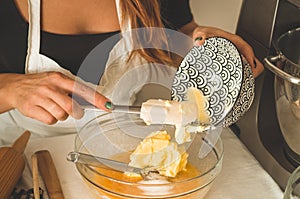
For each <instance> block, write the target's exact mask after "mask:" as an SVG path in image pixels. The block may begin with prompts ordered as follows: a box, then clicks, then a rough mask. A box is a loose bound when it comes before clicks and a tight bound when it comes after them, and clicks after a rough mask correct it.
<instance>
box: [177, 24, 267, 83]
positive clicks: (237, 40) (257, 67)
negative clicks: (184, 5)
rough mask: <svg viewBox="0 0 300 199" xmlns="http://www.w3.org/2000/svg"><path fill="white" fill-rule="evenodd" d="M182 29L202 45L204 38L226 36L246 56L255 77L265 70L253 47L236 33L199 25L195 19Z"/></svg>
mask: <svg viewBox="0 0 300 199" xmlns="http://www.w3.org/2000/svg"><path fill="white" fill-rule="evenodd" d="M181 31H182V32H183V33H185V34H188V35H190V36H191V37H192V38H193V39H194V41H195V45H202V44H203V43H204V40H205V39H207V38H210V37H216V36H217V37H224V38H226V39H228V40H230V41H231V42H232V43H234V44H235V45H236V47H237V48H238V50H239V52H240V53H241V54H242V55H243V56H244V57H245V58H246V60H247V61H248V63H249V64H250V65H251V68H252V71H253V75H254V77H257V76H259V75H260V74H261V73H262V72H263V70H264V66H263V64H262V63H261V62H260V61H259V60H258V59H257V58H256V57H255V54H254V51H253V49H252V47H251V46H250V45H249V44H248V43H247V42H246V41H245V40H243V39H242V38H241V37H240V36H238V35H236V34H232V33H229V32H226V31H224V30H221V29H218V28H214V27H206V26H199V25H198V24H197V23H195V22H194V21H192V22H190V23H188V24H186V25H185V26H184V27H182V28H181Z"/></svg>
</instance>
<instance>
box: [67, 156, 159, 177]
mask: <svg viewBox="0 0 300 199" xmlns="http://www.w3.org/2000/svg"><path fill="white" fill-rule="evenodd" d="M67 160H68V161H70V162H74V163H82V164H88V165H91V166H95V167H100V168H110V169H113V170H116V171H120V172H122V173H125V172H131V173H132V172H133V173H137V174H140V175H141V176H142V177H145V176H146V175H148V174H149V172H151V171H155V169H154V168H144V169H140V168H136V167H132V166H129V165H128V164H127V163H125V162H120V161H117V160H112V159H108V158H103V157H99V156H93V155H90V154H86V153H81V152H75V151H73V152H70V153H69V154H68V156H67Z"/></svg>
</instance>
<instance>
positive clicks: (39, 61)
mask: <svg viewBox="0 0 300 199" xmlns="http://www.w3.org/2000/svg"><path fill="white" fill-rule="evenodd" d="M28 3H29V10H28V11H29V32H28V49H27V57H26V63H25V73H27V74H28V73H40V72H46V71H59V72H61V73H63V74H65V75H67V76H69V77H71V78H73V79H75V78H76V79H78V78H77V77H75V76H74V75H73V74H72V73H71V72H70V71H68V70H66V69H64V68H62V67H60V66H59V65H58V64H57V63H56V62H55V61H54V60H52V59H50V58H48V57H46V56H45V55H42V54H40V0H28ZM116 5H117V11H118V15H119V19H120V17H121V13H120V9H119V0H116ZM128 24H129V23H128ZM129 28H130V27H129V25H128V26H127V27H122V28H121V30H122V32H123V31H124V30H128V29H129ZM130 48H131V46H130V39H124V38H122V39H121V40H120V41H119V42H118V43H117V44H116V45H115V46H114V48H113V49H112V51H111V52H110V55H109V59H108V62H107V64H106V69H105V72H104V74H103V76H102V78H101V80H100V83H99V85H91V86H93V87H95V88H96V89H97V91H99V92H100V93H102V94H103V95H105V96H107V97H108V98H110V99H111V100H112V102H113V103H115V104H132V103H133V102H134V101H136V100H138V99H136V94H137V93H138V92H139V91H140V90H141V89H142V87H143V85H146V84H149V83H155V84H158V85H162V86H163V87H166V88H170V87H171V84H172V80H173V77H174V74H175V72H176V70H175V69H174V68H171V67H166V66H157V65H154V64H147V63H146V62H145V60H143V59H142V58H141V57H135V58H134V59H132V60H130V62H129V63H127V62H126V60H127V58H128V55H129V52H130ZM99 56H101V55H99ZM150 92H153V91H150ZM154 92H155V91H154ZM146 93H147V92H146ZM164 95H165V94H162V96H164ZM93 117H95V113H94V112H86V113H85V115H84V117H83V118H82V119H80V120H75V119H73V118H72V117H68V119H67V120H66V121H59V122H57V123H56V124H54V125H46V124H43V123H41V122H39V121H36V120H34V119H31V118H28V117H25V116H24V115H22V114H21V113H20V112H19V111H17V110H11V111H9V112H6V113H3V114H0V145H1V144H8V143H11V142H12V141H13V140H15V139H16V138H17V137H18V136H19V135H20V134H21V133H22V132H24V131H25V130H29V131H31V133H32V137H36V136H39V137H40V136H57V135H62V134H67V133H76V132H77V131H78V129H79V128H80V127H81V126H82V124H84V123H85V122H87V121H88V120H90V119H92V118H93Z"/></svg>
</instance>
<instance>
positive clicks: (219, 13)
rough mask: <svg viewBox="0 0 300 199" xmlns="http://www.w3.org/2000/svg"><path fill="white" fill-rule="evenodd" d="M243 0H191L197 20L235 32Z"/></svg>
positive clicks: (200, 22)
mask: <svg viewBox="0 0 300 199" xmlns="http://www.w3.org/2000/svg"><path fill="white" fill-rule="evenodd" d="M242 2H243V0H190V5H191V9H192V12H193V15H194V18H195V20H196V21H197V22H198V24H200V25H207V26H215V27H218V28H221V29H223V30H227V31H229V32H232V33H235V31H236V26H237V22H238V17H239V13H240V8H241V5H242Z"/></svg>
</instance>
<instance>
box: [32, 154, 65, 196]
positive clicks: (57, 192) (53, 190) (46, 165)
mask: <svg viewBox="0 0 300 199" xmlns="http://www.w3.org/2000/svg"><path fill="white" fill-rule="evenodd" d="M34 154H35V155H36V157H37V162H38V168H39V173H40V174H41V176H42V179H43V181H44V183H45V186H46V189H47V193H48V196H49V198H50V199H64V195H63V191H62V188H61V185H60V181H59V178H58V175H57V172H56V169H55V165H54V162H53V160H52V157H51V155H50V152H49V151H47V150H41V151H37V152H35V153H34Z"/></svg>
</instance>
